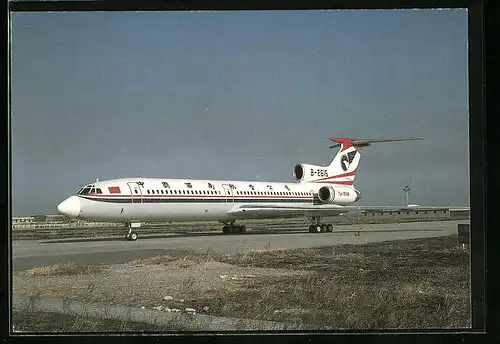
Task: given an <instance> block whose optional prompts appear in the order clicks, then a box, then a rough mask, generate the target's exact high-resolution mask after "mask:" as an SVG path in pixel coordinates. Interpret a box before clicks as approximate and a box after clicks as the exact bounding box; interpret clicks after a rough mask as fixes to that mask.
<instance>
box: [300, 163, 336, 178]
mask: <svg viewBox="0 0 500 344" xmlns="http://www.w3.org/2000/svg"><path fill="white" fill-rule="evenodd" d="M326 177H329V175H328V167H325V166H317V165H309V164H297V165H295V167H294V168H293V178H294V179H295V180H296V181H298V182H308V181H312V180H317V179H319V178H326Z"/></svg>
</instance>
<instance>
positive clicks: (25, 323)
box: [12, 311, 165, 333]
mask: <svg viewBox="0 0 500 344" xmlns="http://www.w3.org/2000/svg"><path fill="white" fill-rule="evenodd" d="M12 317H13V319H15V325H14V331H15V332H19V333H23V332H24V333H26V332H35V333H40V332H161V331H165V328H164V327H163V326H159V325H152V324H146V323H134V322H127V321H122V320H115V319H96V318H92V317H85V316H74V315H68V314H61V313H51V312H22V311H14V312H13V315H12Z"/></svg>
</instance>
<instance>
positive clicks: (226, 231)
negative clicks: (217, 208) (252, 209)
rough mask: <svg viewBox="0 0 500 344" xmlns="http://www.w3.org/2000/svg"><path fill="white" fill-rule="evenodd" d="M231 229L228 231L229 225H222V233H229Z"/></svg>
mask: <svg viewBox="0 0 500 344" xmlns="http://www.w3.org/2000/svg"><path fill="white" fill-rule="evenodd" d="M230 232H231V231H230V227H229V226H224V227H222V233H223V234H229V233H230Z"/></svg>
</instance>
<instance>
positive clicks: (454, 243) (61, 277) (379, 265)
mask: <svg viewBox="0 0 500 344" xmlns="http://www.w3.org/2000/svg"><path fill="white" fill-rule="evenodd" d="M469 259H470V254H469V252H468V251H464V250H463V249H462V248H461V247H459V246H458V239H457V236H454V235H452V236H446V237H438V238H430V239H429V238H427V239H414V240H406V241H390V242H379V243H371V244H366V245H342V246H334V247H322V248H315V249H301V250H263V251H250V252H247V253H242V254H232V255H225V254H218V253H207V254H190V255H185V256H183V257H179V256H158V257H153V258H148V259H142V260H138V261H134V262H130V263H128V264H126V266H125V265H117V266H98V267H96V266H93V267H89V266H77V265H72V264H67V265H65V266H61V265H60V266H51V267H39V268H34V269H30V270H27V271H24V272H20V273H17V274H16V275H14V294H16V293H19V294H23V295H31V293H35V292H36V293H38V294H39V295H41V296H44V295H45V296H48V297H54V296H59V297H60V296H61V295H66V296H68V297H71V298H73V299H75V300H80V301H84V302H102V303H117V304H122V305H127V306H130V307H141V306H142V307H145V308H147V309H151V308H153V307H155V306H158V305H163V306H164V307H169V308H179V309H184V307H192V308H194V309H197V310H201V309H203V308H205V309H206V313H207V314H210V315H216V316H224V317H237V318H250V319H260V320H273V321H279V322H285V323H293V324H304V325H313V326H317V328H322V327H325V326H328V327H333V328H339V329H390V328H396V329H404V328H409V329H427V328H467V327H470V325H471V323H470V317H471V309H470V272H469ZM124 272H126V273H124ZM117 285H119V286H120V287H119V288H117V287H116V286H117ZM89 288H90V289H89ZM89 290H90V291H89ZM129 290H133V291H134V293H132V294H131V293H130V292H129ZM164 295H172V299H171V300H169V301H163V297H164ZM14 316H15V318H14V321H15V323H16V322H17V323H19V322H22V321H24V320H23V319H24V317H31V316H32V315H30V314H27V313H26V312H25V313H19V312H18V313H16V314H14ZM75 321H76V320H75ZM48 325H50V324H48ZM65 326H66V327H67V328H70V329H74V328H77V329H78V328H79V325H74V324H72V323H66V325H65ZM96 326H97V325H96ZM99 326H100V325H99ZM108 329H109V330H112V329H110V328H109V327H108Z"/></svg>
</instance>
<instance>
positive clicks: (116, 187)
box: [108, 186, 120, 194]
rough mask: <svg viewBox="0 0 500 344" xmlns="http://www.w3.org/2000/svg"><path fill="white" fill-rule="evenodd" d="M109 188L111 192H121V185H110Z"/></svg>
mask: <svg viewBox="0 0 500 344" xmlns="http://www.w3.org/2000/svg"><path fill="white" fill-rule="evenodd" d="M108 190H109V193H110V194H119V193H120V187H119V186H110V187H108Z"/></svg>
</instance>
